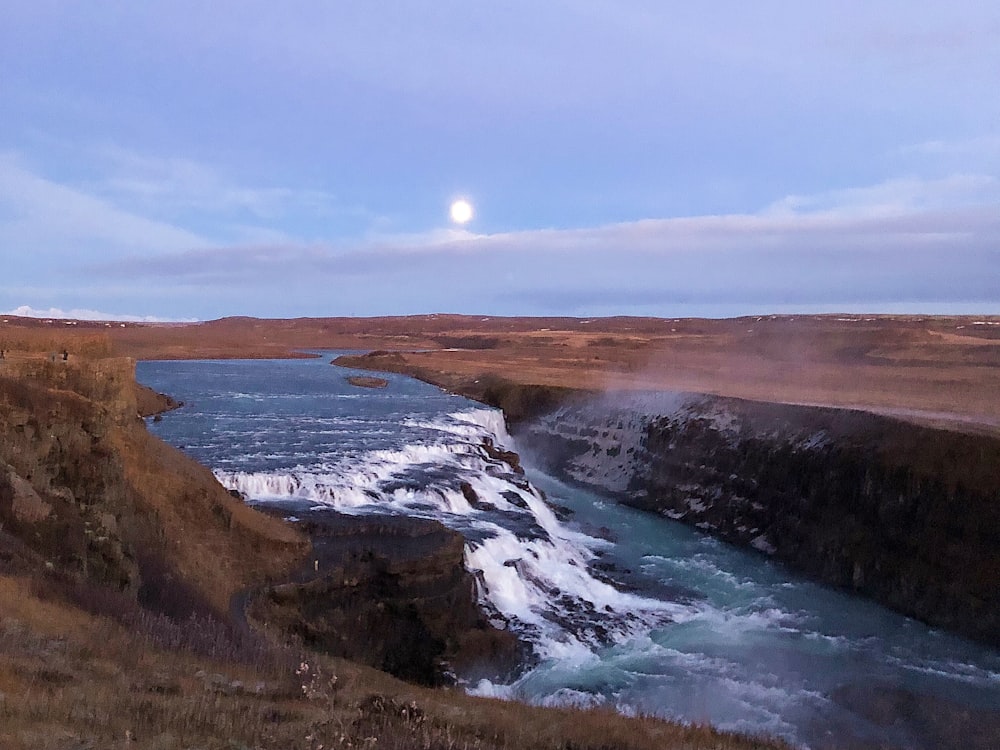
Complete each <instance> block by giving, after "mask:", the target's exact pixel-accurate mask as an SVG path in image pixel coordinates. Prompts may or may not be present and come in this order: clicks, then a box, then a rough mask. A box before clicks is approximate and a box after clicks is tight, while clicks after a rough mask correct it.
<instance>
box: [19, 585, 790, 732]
mask: <svg viewBox="0 0 1000 750" xmlns="http://www.w3.org/2000/svg"><path fill="white" fill-rule="evenodd" d="M33 588H34V586H33V585H32V583H31V582H30V581H29V580H27V579H18V578H12V577H0V613H2V615H0V747H3V748H4V749H5V750H28V749H29V748H30V749H31V750H49V749H50V748H51V749H52V750H55V749H56V748H58V749H60V750H62V749H64V748H157V749H161V750H173V749H174V748H196V747H197V748H220V749H221V748H227V749H228V748H261V749H263V748H282V749H284V748H308V749H309V750H316V749H317V748H320V747H323V748H337V747H353V748H374V747H377V748H399V749H402V748H428V749H434V750H437V749H440V750H444V749H445V748H448V749H452V748H455V749H458V748H470V749H471V748H483V749H491V748H496V749H498V750H499V749H503V750H514V749H515V748H517V749H521V748H524V749H525V750H531V749H532V748H539V749H540V748H551V749H553V750H556V749H558V750H569V749H570V748H573V749H574V750H587V749H591V750H598V749H602V748H635V749H636V750H640V749H645V748H650V749H651V748H719V749H720V750H723V749H727V748H732V749H734V750H735V749H736V748H777V747H783V746H782V745H781V744H779V743H775V742H768V741H764V740H754V739H750V738H741V737H735V736H731V735H726V734H723V733H720V732H716V731H714V730H712V729H710V728H708V727H684V726H680V725H676V724H671V723H668V722H664V721H660V720H657V719H652V718H631V719H630V718H625V717H622V716H619V715H617V714H614V713H612V712H609V711H576V710H570V709H542V708H532V707H528V706H524V705H520V704H517V703H502V702H498V701H492V700H486V699H476V698H471V697H469V696H466V695H464V694H462V693H460V692H457V691H435V690H430V689H423V688H417V687H414V686H411V685H407V684H405V683H401V682H399V681H397V680H394V679H393V678H391V677H389V676H388V675H385V674H383V673H381V672H377V671H375V670H372V669H368V668H365V667H361V666H358V665H355V664H351V663H348V662H344V661H341V660H335V659H329V658H325V657H322V656H319V655H317V654H312V653H308V652H301V651H300V650H297V649H294V648H291V647H288V646H283V647H282V646H276V645H267V646H266V647H265V648H262V649H257V650H255V651H245V650H244V651H240V652H238V653H237V654H235V655H240V654H242V656H244V657H246V656H250V657H251V658H249V659H247V658H227V659H217V658H216V659H213V658H209V657H206V656H204V655H203V654H201V653H200V651H202V649H201V648H200V647H199V646H198V645H197V640H198V639H197V629H198V626H199V624H198V623H197V622H194V621H191V622H186V623H165V622H162V621H161V622H159V623H158V624H156V625H155V626H153V627H149V626H141V625H133V627H131V628H126V627H123V626H122V625H121V624H120V623H119V622H117V621H115V620H114V619H112V618H109V617H104V616H97V615H88V614H86V613H84V612H82V611H81V610H79V609H76V608H74V607H70V606H68V605H65V604H60V603H57V602H53V601H48V602H45V601H40V600H39V599H38V598H37V597H35V596H34V595H33V594H32V590H33ZM170 630H172V631H173V636H172V637H171V638H165V637H164V635H163V634H164V632H165V631H170ZM231 656H232V655H231ZM304 665H307V666H304Z"/></svg>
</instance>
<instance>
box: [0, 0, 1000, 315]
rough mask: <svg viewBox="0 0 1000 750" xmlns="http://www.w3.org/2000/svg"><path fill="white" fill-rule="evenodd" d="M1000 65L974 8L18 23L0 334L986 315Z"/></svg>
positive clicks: (450, 11) (846, 5)
mask: <svg viewBox="0 0 1000 750" xmlns="http://www.w3.org/2000/svg"><path fill="white" fill-rule="evenodd" d="M998 71H1000V9H998V6H997V4H996V3H989V2H968V1H966V0H956V1H955V2H949V3H940V2H921V1H920V0H917V1H916V2H891V1H886V2H878V3H867V2H866V3H862V2H851V1H850V0H848V1H844V0H841V1H839V2H825V1H822V0H819V1H816V2H809V3H788V2H771V1H768V0H763V1H762V2H755V3H746V2H725V1H720V2H711V3H684V4H680V3H671V2H664V1H663V0H634V1H630V0H618V1H617V2H611V1H609V2H603V1H602V2H597V1H595V0H575V1H573V2H570V1H569V0H565V1H564V0H549V1H547V2H521V1H520V0H511V1H510V2H502V3H485V2H482V3H477V2H469V1H468V0H465V1H464V2H453V1H452V0H435V2H408V3H404V2H392V1H391V0H386V1H385V2H381V3H327V2H289V3H274V2H256V1H255V0H248V1H244V2H226V1H222V2H214V3H203V2H188V1H187V0H173V1H172V2H144V3H135V2H105V3H99V4H98V3H64V2H46V1H45V0H31V2H21V1H20V0H7V2H5V3H4V10H3V22H2V23H0V263H2V266H0V311H4V312H11V311H15V310H21V311H22V312H29V313H30V312H34V313H37V314H43V315H49V314H54V313H53V311H62V312H63V313H65V314H73V315H77V316H81V317H88V316H90V317H93V316H97V317H103V316H114V317H126V316H129V317H133V316H134V317H136V318H150V319H191V318H198V319H208V318H215V317H220V316H224V315H257V316H262V317H295V316H325V315H382V314H406V313H428V312H461V313H481V314H490V315H502V314H510V315H517V314H523V315H531V314H537V315H550V314H565V315H582V316H592V315H610V314H626V315H663V316H671V317H672V316H679V315H698V316H713V317H722V316H730V315H740V314H752V313H760V312H793V311H794V312H827V311H830V312H833V311H844V312H921V313H930V312H940V313H947V312H968V313H977V314H978V313H983V314H986V313H1000V96H998V91H1000V72H998ZM460 196H461V197H466V198H467V199H468V200H470V201H471V202H472V203H473V204H474V206H475V210H476V216H475V218H474V220H473V221H472V222H470V223H469V224H467V225H465V226H462V227H458V226H454V225H451V224H450V222H449V216H448V206H449V204H450V202H451V201H452V200H453V199H455V198H457V197H460Z"/></svg>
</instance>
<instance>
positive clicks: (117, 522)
mask: <svg viewBox="0 0 1000 750" xmlns="http://www.w3.org/2000/svg"><path fill="white" fill-rule="evenodd" d="M138 408H139V407H138V403H137V396H136V389H135V382H134V363H133V362H132V361H131V360H127V359H122V358H117V359H113V358H103V359H96V360H79V361H75V360H70V361H63V360H61V359H56V360H49V359H35V360H31V359H29V360H24V361H22V362H19V363H17V364H16V366H15V365H14V364H8V365H5V366H4V368H3V369H0V566H3V567H4V568H5V569H6V570H8V571H17V572H22V573H29V574H37V573H39V572H41V573H45V574H47V575H49V576H51V577H55V578H59V579H60V580H62V581H63V582H74V581H75V582H88V583H91V584H97V585H99V586H106V587H110V588H111V589H113V590H115V591H118V592H122V593H124V594H126V595H127V596H129V597H132V598H135V599H137V600H138V601H139V603H141V604H143V605H145V606H148V607H151V608H153V609H156V610H159V611H162V612H164V613H166V614H170V615H176V616H187V615H189V614H193V613H198V614H215V615H219V616H221V615H222V614H224V613H225V612H226V611H227V608H228V603H229V598H230V597H231V596H232V595H233V593H235V592H236V591H237V590H239V589H240V588H241V587H243V586H246V585H249V584H250V583H252V582H255V581H260V580H265V579H267V578H271V577H274V576H279V575H282V574H283V571H285V570H289V569H290V568H291V566H292V565H294V564H295V561H296V560H298V559H301V558H302V557H303V556H304V554H305V553H306V551H307V548H308V543H307V540H306V539H305V538H304V537H303V536H301V535H300V534H298V533H297V532H295V531H294V530H293V529H291V528H289V527H288V526H287V525H286V524H282V523H280V522H279V521H276V520H273V519H270V518H267V517H264V516H262V515H260V514H258V513H256V512H254V511H252V510H250V509H249V508H247V507H246V506H245V505H244V504H243V503H241V502H239V501H238V500H236V499H234V498H232V497H231V496H230V495H229V494H228V493H227V492H226V491H225V489H223V488H222V487H221V485H219V484H218V482H216V481H215V478H214V477H213V476H212V474H211V472H209V471H208V470H207V469H205V468H204V467H202V466H200V465H198V464H197V463H196V462H194V461H193V460H191V459H189V458H187V457H186V456H184V455H183V454H182V453H180V452H179V451H176V450H174V449H172V448H170V447H169V446H167V445H165V444H163V443H161V442H160V441H159V440H156V439H155V438H153V437H152V436H150V435H149V434H148V433H147V432H146V429H145V425H144V424H143V422H142V420H141V419H140V417H139V415H138Z"/></svg>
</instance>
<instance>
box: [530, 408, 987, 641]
mask: <svg viewBox="0 0 1000 750" xmlns="http://www.w3.org/2000/svg"><path fill="white" fill-rule="evenodd" d="M519 437H520V438H521V440H522V441H523V442H522V445H526V446H527V447H528V448H529V449H530V450H532V451H533V452H535V453H537V454H538V455H539V456H541V457H542V458H543V460H545V461H546V462H547V463H548V467H549V468H550V469H552V470H553V471H555V472H557V473H559V474H561V475H562V476H563V477H565V478H567V479H570V480H572V481H575V482H578V483H582V484H586V485H590V486H592V487H597V488H600V489H603V490H604V491H610V492H612V493H613V494H615V495H616V496H617V497H618V498H619V499H621V500H622V501H623V502H625V503H626V504H629V505H632V506H635V507H637V508H641V509H644V510H648V511H652V512H655V513H659V514H662V515H664V516H667V517H670V518H673V519H676V520H680V521H683V522H684V523H688V524H691V525H694V526H697V527H698V528H701V529H704V530H706V531H708V532H709V533H712V534H715V535H717V536H719V537H721V538H723V539H725V540H726V541H729V542H732V543H734V544H739V545H744V546H749V547H753V548H756V549H757V550H759V551H761V552H763V553H765V554H768V555H771V556H773V557H774V558H775V559H778V560H781V561H782V562H784V563H786V564H788V565H789V566H790V567H792V568H795V569H796V570H799V571H802V572H805V573H807V574H809V575H810V576H813V577H815V578H817V579H819V580H821V581H823V582H826V583H830V584H833V585H835V586H839V587H844V588H847V589H850V590H853V591H855V592H857V593H859V594H862V595H865V596H868V597H871V598H873V599H875V600H877V601H879V602H881V603H883V604H885V605H887V606H889V607H892V608H893V609H896V610H898V611H900V612H902V613H904V614H908V615H911V616H914V617H917V618H918V619H921V620H924V621H926V622H928V623H930V624H933V625H936V626H940V627H945V628H948V629H950V630H954V631H956V632H959V633H962V634H964V635H967V636H970V637H973V638H975V639H978V640H981V641H984V642H987V643H990V644H993V645H996V644H998V643H1000V586H997V581H1000V439H997V438H994V437H988V436H981V435H969V434H963V433H957V432H950V431H946V430H940V429H932V428H928V427H920V426H916V425H913V424H910V423H907V422H902V421H898V420H894V419H890V418H886V417H880V416H877V415H874V414H869V413H864V412H857V411H850V410H844V409H826V408H816V407H803V406H789V405H782V404H766V403H758V402H750V401H742V400H739V399H727V398H719V397H709V396H695V395H685V394H655V395H653V394H647V395H645V396H629V397H623V398H622V399H621V400H618V401H616V400H615V399H614V398H608V399H606V400H604V401H601V402H591V403H589V404H580V405H576V406H567V407H563V408H562V409H559V410H557V411H555V412H553V413H552V414H550V415H549V416H547V417H543V418H540V419H538V420H535V421H534V422H532V423H530V424H526V425H523V426H522V428H521V430H520V432H519Z"/></svg>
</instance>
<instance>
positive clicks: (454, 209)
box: [450, 198, 472, 224]
mask: <svg viewBox="0 0 1000 750" xmlns="http://www.w3.org/2000/svg"><path fill="white" fill-rule="evenodd" d="M450 213H451V220H452V221H453V222H455V223H456V224H467V223H468V222H470V221H471V220H472V204H471V203H469V201H467V200H465V199H464V198H459V199H458V200H457V201H455V202H453V203H452V204H451V211H450Z"/></svg>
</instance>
